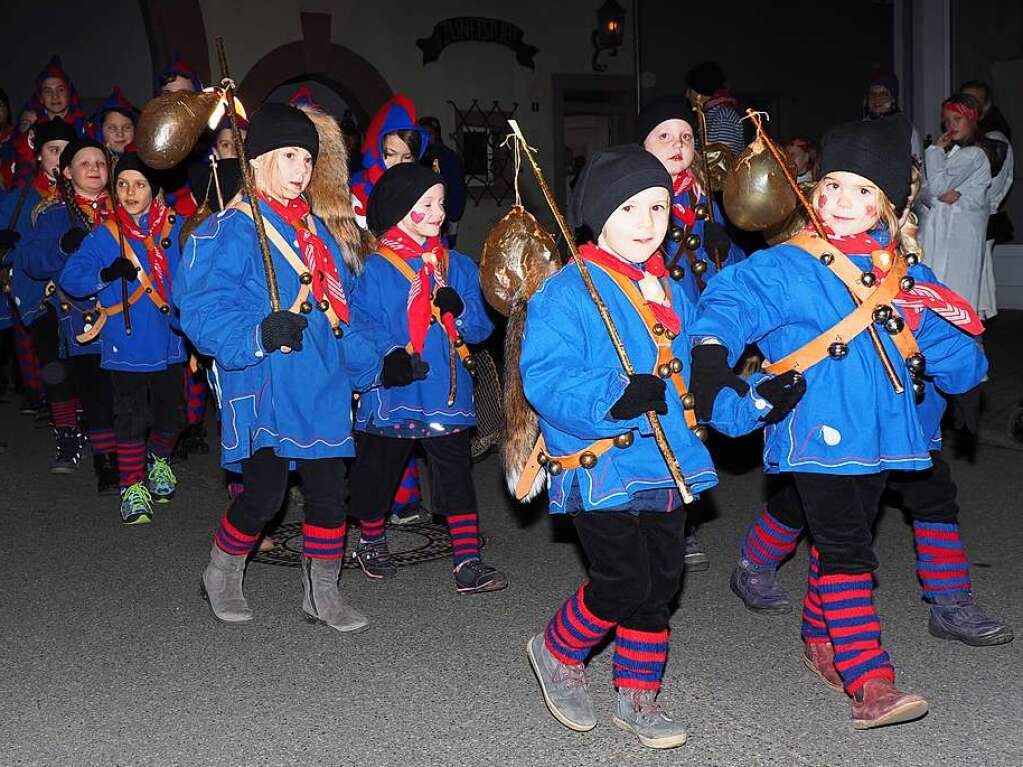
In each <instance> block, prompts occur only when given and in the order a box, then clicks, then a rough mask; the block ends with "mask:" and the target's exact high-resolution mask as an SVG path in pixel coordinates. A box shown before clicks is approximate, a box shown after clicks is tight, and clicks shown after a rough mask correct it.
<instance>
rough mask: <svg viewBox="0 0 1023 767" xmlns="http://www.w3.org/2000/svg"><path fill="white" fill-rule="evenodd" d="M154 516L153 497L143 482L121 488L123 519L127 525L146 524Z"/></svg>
mask: <svg viewBox="0 0 1023 767" xmlns="http://www.w3.org/2000/svg"><path fill="white" fill-rule="evenodd" d="M152 518H153V499H152V496H150V495H149V490H148V489H147V488H146V486H145V485H143V484H142V483H141V482H136V483H135V484H134V485H132V486H131V487H124V488H121V521H122V522H123V523H124V524H126V525H145V524H149V521H150V520H151V519H152Z"/></svg>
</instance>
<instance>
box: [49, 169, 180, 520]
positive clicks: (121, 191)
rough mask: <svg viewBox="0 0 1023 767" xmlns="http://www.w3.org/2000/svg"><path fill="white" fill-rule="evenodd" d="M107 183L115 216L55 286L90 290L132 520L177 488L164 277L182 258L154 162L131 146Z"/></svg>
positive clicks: (171, 326) (175, 351) (175, 397)
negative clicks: (125, 300)
mask: <svg viewBox="0 0 1023 767" xmlns="http://www.w3.org/2000/svg"><path fill="white" fill-rule="evenodd" d="M114 188H115V190H116V193H117V199H118V205H117V211H116V213H115V215H116V216H117V220H116V221H114V220H109V221H106V222H105V223H104V224H103V225H102V226H100V227H97V228H96V230H95V231H93V232H92V234H90V235H89V236H88V237H86V238H85V240H84V241H83V242H82V245H81V247H80V248H78V250H77V251H75V253H74V254H73V255H72V256H71V257H70V258H69V259H68V261H67V264H66V265H65V266H64V271H63V272H62V273H61V276H60V286H61V288H63V289H64V291H65V292H67V293H68V295H71V296H75V297H83V296H89V295H95V296H96V297H97V305H96V306H95V307H94V309H93V311H94V313H96V314H97V315H98V317H97V321H96V322H95V323H93V327H92V329H91V330H90V331H89V332H90V334H93V335H95V336H97V337H98V339H99V343H100V345H101V350H100V367H101V368H103V369H104V370H109V371H110V377H111V383H112V385H113V390H114V436H115V438H116V440H117V466H118V471H119V477H118V479H119V483H118V484H119V489H120V510H121V521H122V522H123V523H124V524H126V525H138V524H145V523H147V522H149V521H150V520H151V519H152V516H153V506H152V502H153V500H155V501H156V502H157V503H166V502H168V501H169V500H170V499H171V497H172V496H173V495H174V491H175V489H176V488H177V478H176V477H175V476H174V472H173V471H172V470H171V468H170V464H169V460H170V457H171V454H172V452H173V450H174V443H175V441H176V440H177V438H178V434H179V433H180V431H181V429H182V427H183V426H184V406H185V403H184V391H183V390H182V387H181V378H182V376H183V374H184V373H183V363H184V361H185V346H184V339H183V338H182V336H181V332H180V329H179V328H178V327H177V318H176V317H175V316H174V314H173V312H172V306H173V296H172V288H171V277H172V275H173V274H174V273H175V272H176V271H177V268H178V263H179V261H180V260H181V253H180V247H179V237H180V234H181V227H182V226H183V223H184V222H183V221H182V219H180V218H179V217H178V216H177V215H175V213H174V212H173V211H172V210H170V209H169V208H168V207H167V206H166V205H165V204H164V202H163V199H162V198H161V197H160V195H159V192H160V185H159V182H158V181H157V175H156V172H155V171H154V170H153V169H152V168H150V167H149V166H147V165H146V164H145V163H143V162H142V160H140V159H139V157H138V155H137V154H135V153H134V152H126V153H125V154H122V155H121V157H120V159H119V160H118V161H117V165H116V166H115V168H114ZM124 281H126V282H127V290H128V303H129V317H130V321H131V333H130V334H129V333H128V332H127V329H126V327H125V322H124V306H123V303H122V300H123V292H122V290H123V288H122V285H123V282H124ZM150 427H151V428H150ZM147 432H148V434H147ZM147 436H148V440H147ZM147 463H148V465H147Z"/></svg>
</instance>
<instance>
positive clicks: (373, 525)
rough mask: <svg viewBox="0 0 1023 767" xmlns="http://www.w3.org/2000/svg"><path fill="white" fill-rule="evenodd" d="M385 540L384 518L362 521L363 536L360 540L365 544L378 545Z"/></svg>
mask: <svg viewBox="0 0 1023 767" xmlns="http://www.w3.org/2000/svg"><path fill="white" fill-rule="evenodd" d="M383 539H384V518H383V517H381V518H380V519H364V520H362V535H361V536H359V540H360V541H362V542H363V543H377V542H379V541H382V540H383Z"/></svg>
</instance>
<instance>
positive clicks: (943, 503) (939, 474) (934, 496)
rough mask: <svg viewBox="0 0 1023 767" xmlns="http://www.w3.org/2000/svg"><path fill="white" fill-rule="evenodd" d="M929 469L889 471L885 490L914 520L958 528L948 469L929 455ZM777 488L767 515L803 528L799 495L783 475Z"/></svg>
mask: <svg viewBox="0 0 1023 767" xmlns="http://www.w3.org/2000/svg"><path fill="white" fill-rule="evenodd" d="M931 461H932V462H933V464H934V465H933V466H932V467H931V468H929V469H927V470H926V471H893V472H891V473H890V474H889V475H888V488H887V489H888V490H890V491H891V492H893V493H896V494H897V495H898V496H899V497H900V499H901V501H902V507H903V508H904V509H905V510H906V513H907V514H909V516H910V517H912V518H913V519H914V520H919V521H921V522H942V523H945V524H958V522H959V504H958V503H956V495H957V493H958V490H957V488H956V483H955V482H953V481H952V468H951V467H950V466H949V465H948V462H947V461H946V460H945V459H944V458H942V457H941V453H940V452H938V451H934V452H932V453H931ZM778 481H779V484H780V487H779V489H778V490H777V492H775V493H774V494H773V495H772V496H771V497H770V498H768V499H767V511H768V513H769V514H770V515H771V516H772V517H774V518H775V519H777V520H778V521H779V522H781V523H782V524H783V525H788V526H789V527H804V526H805V525H806V517H805V516H804V514H803V505H802V503H801V502H800V500H799V493H797V492H796V488H795V485H794V484H793V483H792V482H791V481H789V480H788V478H787V476H786V475H781V476H780V477H779V480H778Z"/></svg>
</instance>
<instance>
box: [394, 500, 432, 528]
mask: <svg viewBox="0 0 1023 767" xmlns="http://www.w3.org/2000/svg"><path fill="white" fill-rule="evenodd" d="M422 521H423V507H422V506H420V505H419V504H418V503H417V504H411V505H408V506H403V507H402V508H400V509H398V510H397V511H392V512H391V516H390V517H388V519H387V522H388V524H392V525H414V524H416V523H417V522H422Z"/></svg>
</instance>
